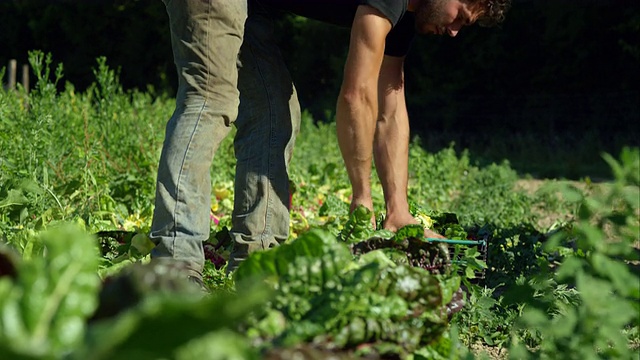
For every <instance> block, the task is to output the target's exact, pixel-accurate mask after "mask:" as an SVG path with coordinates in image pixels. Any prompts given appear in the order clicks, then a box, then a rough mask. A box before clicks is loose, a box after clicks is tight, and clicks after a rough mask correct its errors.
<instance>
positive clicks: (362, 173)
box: [336, 90, 377, 209]
mask: <svg viewBox="0 0 640 360" xmlns="http://www.w3.org/2000/svg"><path fill="white" fill-rule="evenodd" d="M370 96H371V95H369V97H370ZM374 96H376V95H374ZM336 112H337V113H336V127H337V132H338V144H339V145H340V151H341V152H342V157H343V159H344V162H345V166H346V168H347V173H348V175H349V180H350V181H351V188H352V191H353V199H352V206H356V205H364V206H366V207H368V208H370V209H373V204H372V202H371V181H370V178H371V160H372V154H373V138H374V133H375V126H376V125H375V117H376V115H375V114H376V113H377V105H376V103H375V101H374V102H371V99H367V96H366V95H365V94H362V96H354V95H353V94H351V95H350V94H347V93H345V91H344V90H343V91H341V94H340V97H339V98H338V104H337V109H336Z"/></svg>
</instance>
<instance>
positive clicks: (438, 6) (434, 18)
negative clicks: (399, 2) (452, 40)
mask: <svg viewBox="0 0 640 360" xmlns="http://www.w3.org/2000/svg"><path fill="white" fill-rule="evenodd" d="M449 1H450V0H422V1H420V3H419V5H418V8H417V9H416V32H418V33H420V34H428V33H432V32H433V31H434V30H435V27H436V26H441V25H443V24H442V22H443V21H442V19H444V18H445V16H446V15H445V13H444V9H445V5H446V4H447V3H448V2H449Z"/></svg>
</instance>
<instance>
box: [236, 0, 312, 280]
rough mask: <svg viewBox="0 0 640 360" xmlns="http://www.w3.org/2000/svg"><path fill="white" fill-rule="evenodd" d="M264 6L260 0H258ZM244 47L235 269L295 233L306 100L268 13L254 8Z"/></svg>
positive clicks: (241, 80)
mask: <svg viewBox="0 0 640 360" xmlns="http://www.w3.org/2000/svg"><path fill="white" fill-rule="evenodd" d="M257 6H259V5H257ZM250 11H251V12H250V14H249V18H248V20H247V23H246V26H245V38H244V43H243V45H242V48H241V50H240V63H241V67H240V70H239V84H238V87H239V89H240V110H239V115H238V120H237V122H236V127H237V129H238V131H237V134H236V137H235V141H234V148H235V152H236V158H237V167H236V182H235V203H234V211H233V228H232V230H231V237H232V239H233V251H232V253H231V258H230V261H229V266H228V270H229V271H232V270H234V269H235V267H237V265H238V264H239V263H240V262H241V261H242V260H244V259H245V258H246V257H247V256H248V255H249V254H250V253H251V252H254V251H257V250H264V249H268V248H270V247H273V246H276V245H278V244H280V243H282V242H284V241H285V240H286V239H287V237H288V235H289V206H290V204H289V175H288V166H289V162H290V161H291V157H292V153H293V146H294V142H295V138H296V135H297V134H298V132H299V129H300V105H299V103H298V98H297V95H296V91H295V87H294V86H293V83H292V80H291V76H290V74H289V72H288V70H287V68H286V65H285V63H284V60H283V59H282V56H281V55H280V51H279V49H278V47H277V45H276V43H275V40H274V38H273V23H272V20H271V18H270V17H269V15H268V14H265V13H262V12H261V11H260V9H255V8H253V9H251V10H250Z"/></svg>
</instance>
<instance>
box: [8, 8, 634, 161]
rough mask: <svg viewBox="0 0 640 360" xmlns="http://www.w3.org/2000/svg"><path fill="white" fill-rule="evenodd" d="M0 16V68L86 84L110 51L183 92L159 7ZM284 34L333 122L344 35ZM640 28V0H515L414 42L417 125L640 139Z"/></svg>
mask: <svg viewBox="0 0 640 360" xmlns="http://www.w3.org/2000/svg"><path fill="white" fill-rule="evenodd" d="M0 20H1V21H0V44H1V49H2V50H0V64H6V63H7V61H8V60H9V59H11V58H15V59H18V60H19V61H20V62H21V63H26V56H27V52H28V51H29V50H32V49H39V50H43V51H45V52H50V53H52V54H53V57H54V59H55V60H56V61H58V62H62V63H63V64H64V66H65V77H66V79H67V80H68V81H69V82H71V83H73V84H74V85H75V86H76V88H79V89H83V88H85V87H86V86H88V85H89V84H90V83H91V82H92V81H93V80H94V78H93V73H92V71H91V69H92V68H94V67H96V62H95V59H96V58H97V57H98V56H106V57H107V60H108V64H109V66H111V67H114V68H119V69H120V75H121V82H122V84H123V86H124V87H125V88H133V87H137V88H142V89H144V88H145V87H147V86H148V85H152V86H153V87H155V88H157V89H160V90H161V91H165V92H167V93H169V94H172V93H173V92H174V91H175V88H176V76H175V68H174V65H173V60H172V56H171V45H170V37H169V30H168V19H167V16H166V13H165V9H164V5H163V4H162V2H161V1H160V0H91V1H77V0H5V1H1V2H0ZM277 33H278V34H279V37H280V43H281V45H282V53H283V56H284V57H285V60H286V61H287V63H288V64H289V66H290V70H291V73H292V75H293V78H294V80H295V82H296V85H297V87H298V92H299V96H300V99H301V102H302V106H303V108H305V109H309V110H310V111H311V112H312V113H313V114H314V116H315V118H316V119H329V120H331V119H332V118H333V112H334V106H335V98H336V96H337V94H338V90H339V86H340V83H341V78H342V66H343V62H344V58H345V56H346V52H347V47H348V39H349V31H348V29H343V28H338V27H334V26H328V25H325V24H320V23H317V22H315V21H310V20H306V19H302V18H299V17H294V16H284V17H283V18H282V19H281V20H280V21H279V22H278V31H277ZM639 33H640V1H637V0H610V1H606V0H582V1H579V0H563V1H557V0H535V1H533V0H519V1H518V0H515V1H514V7H513V9H512V10H511V12H510V13H509V14H508V16H507V20H506V22H505V23H504V24H503V25H502V26H501V28H499V29H486V28H480V27H472V28H469V29H464V30H463V31H462V32H461V33H460V34H459V35H458V37H456V38H455V39H451V38H444V37H435V36H421V37H418V38H417V39H416V41H415V42H414V45H413V48H412V51H411V53H410V54H409V56H408V57H407V60H406V63H407V65H406V69H405V77H406V87H407V100H408V105H409V111H410V114H411V119H412V128H413V130H414V131H415V132H417V133H419V134H421V133H424V132H428V131H445V132H447V131H448V132H462V133H492V132H494V131H496V129H500V130H501V131H506V132H531V133H536V134H541V135H542V136H544V135H548V134H553V133H556V132H566V131H573V132H576V131H580V129H589V130H591V131H596V132H600V133H601V134H602V137H603V138H604V137H606V136H610V137H613V136H616V135H615V134H627V135H628V134H636V135H638V129H637V122H638V117H639V114H640V90H639V85H638V84H640V40H639V36H638V34H639ZM632 138H633V137H632ZM636 139H637V136H636ZM612 141H613V140H612ZM630 145H637V140H636V143H635V144H630ZM611 151H614V152H617V151H616V150H614V149H612V150H611Z"/></svg>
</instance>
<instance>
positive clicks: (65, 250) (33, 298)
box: [0, 226, 100, 356]
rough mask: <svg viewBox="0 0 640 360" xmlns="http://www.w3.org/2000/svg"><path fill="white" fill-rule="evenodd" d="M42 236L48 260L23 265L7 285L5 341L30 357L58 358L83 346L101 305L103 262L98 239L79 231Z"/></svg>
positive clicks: (1, 329)
mask: <svg viewBox="0 0 640 360" xmlns="http://www.w3.org/2000/svg"><path fill="white" fill-rule="evenodd" d="M41 237H42V242H43V244H44V246H45V247H46V249H47V254H46V256H45V257H38V258H33V259H30V260H28V261H23V262H22V263H21V264H19V265H18V277H17V278H16V280H15V281H14V282H12V283H11V285H10V286H9V287H7V285H6V283H5V285H4V286H5V288H4V290H3V291H4V292H5V294H4V296H3V299H4V300H3V303H2V306H1V307H0V311H2V316H0V342H3V343H8V344H11V345H10V346H11V347H12V348H13V350H14V351H15V352H17V353H21V354H24V355H26V356H29V355H39V356H44V355H48V356H58V355H60V354H61V353H63V352H65V351H68V350H70V349H73V348H74V347H75V346H77V345H78V344H79V342H80V340H81V339H82V336H83V334H84V330H85V321H86V319H87V318H88V317H89V316H90V315H91V313H92V312H93V311H94V309H95V307H96V302H97V301H96V294H97V290H98V287H99V284H100V281H99V278H98V276H97V270H98V261H99V258H98V252H97V247H96V242H95V239H94V238H93V237H91V236H90V235H88V234H86V233H84V232H82V231H80V230H78V229H77V228H74V227H71V226H62V227H59V228H56V229H53V230H51V231H47V232H45V233H42V234H41Z"/></svg>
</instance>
